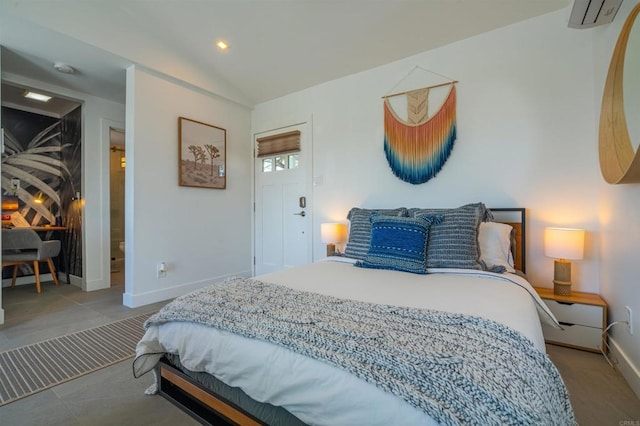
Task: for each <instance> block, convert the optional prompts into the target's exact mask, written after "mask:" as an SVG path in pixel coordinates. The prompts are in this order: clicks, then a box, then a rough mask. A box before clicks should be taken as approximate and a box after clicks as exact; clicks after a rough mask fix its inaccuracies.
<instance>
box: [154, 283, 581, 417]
mask: <svg viewBox="0 0 640 426" xmlns="http://www.w3.org/2000/svg"><path fill="white" fill-rule="evenodd" d="M169 321H187V322H193V323H197V324H203V325H207V326H211V327H216V328H218V329H221V330H226V331H229V332H232V333H236V334H239V335H242V336H245V337H248V338H255V339H260V340H263V341H267V342H270V343H273V344H276V345H280V346H283V347H285V348H287V349H290V350H292V351H294V352H297V353H299V354H302V355H305V356H308V357H311V358H315V359H317V360H321V361H324V362H327V363H329V364H331V365H334V366H336V367H339V368H343V369H345V370H347V371H349V372H350V373H352V374H354V375H356V376H357V377H359V378H360V379H362V380H365V381H366V382H369V383H372V384H374V385H375V386H377V387H378V388H380V389H382V390H384V391H387V392H391V393H393V394H394V395H396V396H398V397H400V398H402V399H404V400H405V401H407V402H408V403H409V404H411V405H413V406H415V407H417V408H419V409H421V410H423V411H424V412H425V413H427V414H428V415H429V416H431V417H432V418H433V419H435V420H436V421H437V422H439V423H440V424H460V423H464V424H479V425H488V424H501V425H504V424H512V425H534V424H535V425H542V424H544V425H552V424H557V425H571V424H575V423H576V422H575V418H574V415H573V410H572V408H571V404H570V402H569V398H568V395H567V390H566V388H565V386H564V383H563V382H562V379H561V378H560V375H559V373H558V371H557V370H556V368H555V366H554V365H553V364H552V363H551V361H550V360H549V359H548V358H547V356H546V354H544V353H542V352H540V351H539V350H537V349H536V348H535V347H534V345H533V344H532V343H531V341H529V340H528V339H527V338H525V337H524V336H522V335H521V334H519V333H518V332H516V331H514V330H512V329H510V328H508V327H506V326H504V325H501V324H499V323H496V322H493V321H489V320H486V319H483V318H479V317H472V316H466V315H461V314H452V313H446V312H439V311H434V310H427V309H417V308H406V307H397V306H388V305H377V304H372V303H365V302H358V301H353V300H346V299H339V298H335V297H330V296H324V295H319V294H315V293H309V292H302V291H298V290H293V289H290V288H287V287H283V286H278V285H274V284H268V283H263V282H260V281H257V280H253V279H245V278H232V279H229V280H227V281H225V282H223V283H219V284H215V285H212V286H209V287H205V288H203V289H200V290H197V291H195V292H193V293H190V294H188V295H185V296H182V297H179V298H177V299H175V300H174V301H173V302H172V303H170V304H168V305H167V306H165V307H164V308H163V309H162V310H161V311H160V312H158V313H157V314H155V315H153V316H152V317H151V318H149V319H148V320H147V322H146V323H145V329H146V328H148V327H149V326H150V325H158V324H162V323H165V322H169Z"/></svg>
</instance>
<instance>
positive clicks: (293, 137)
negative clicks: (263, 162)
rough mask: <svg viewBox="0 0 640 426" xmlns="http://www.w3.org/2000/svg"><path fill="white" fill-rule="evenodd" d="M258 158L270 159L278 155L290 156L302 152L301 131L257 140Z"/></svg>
mask: <svg viewBox="0 0 640 426" xmlns="http://www.w3.org/2000/svg"><path fill="white" fill-rule="evenodd" d="M257 142H258V146H257V147H256V156H257V157H269V156H272V155H277V154H288V153H291V152H299V151H300V131H299V130H294V131H293V132H286V133H280V134H277V135H271V136H266V137H264V138H258V139H257Z"/></svg>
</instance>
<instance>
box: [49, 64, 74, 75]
mask: <svg viewBox="0 0 640 426" xmlns="http://www.w3.org/2000/svg"><path fill="white" fill-rule="evenodd" d="M53 68H55V69H56V71H59V72H61V73H63V74H73V73H75V72H76V69H75V68H74V67H72V66H71V65H67V64H65V63H62V62H56V63H55V64H53Z"/></svg>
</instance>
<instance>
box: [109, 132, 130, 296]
mask: <svg viewBox="0 0 640 426" xmlns="http://www.w3.org/2000/svg"><path fill="white" fill-rule="evenodd" d="M109 143H110V150H109V153H110V154H109V158H110V161H109V163H110V167H109V171H110V172H109V183H110V212H111V245H110V249H111V250H110V252H111V253H110V255H111V287H116V286H122V291H124V238H125V236H124V173H125V169H126V165H127V160H126V157H125V148H124V132H123V131H122V130H118V129H113V128H111V129H110V130H109Z"/></svg>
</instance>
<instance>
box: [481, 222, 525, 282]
mask: <svg viewBox="0 0 640 426" xmlns="http://www.w3.org/2000/svg"><path fill="white" fill-rule="evenodd" d="M512 230H513V227H512V226H511V225H507V224H506V223H499V222H480V227H479V228H478V245H479V247H480V260H481V261H482V262H484V263H485V264H486V265H487V267H488V268H489V269H491V267H493V266H504V267H505V269H506V271H507V272H511V273H514V272H516V270H515V268H514V267H513V266H514V265H513V253H511V231H512Z"/></svg>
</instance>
